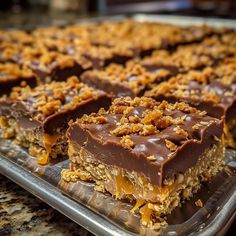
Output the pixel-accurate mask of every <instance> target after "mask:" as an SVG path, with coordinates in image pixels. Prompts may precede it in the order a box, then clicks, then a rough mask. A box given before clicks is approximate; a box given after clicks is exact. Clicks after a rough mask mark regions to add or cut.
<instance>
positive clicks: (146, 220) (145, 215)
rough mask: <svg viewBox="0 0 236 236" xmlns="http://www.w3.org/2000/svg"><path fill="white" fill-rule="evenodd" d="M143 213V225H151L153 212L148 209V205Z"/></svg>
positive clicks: (142, 210) (143, 209) (141, 210)
mask: <svg viewBox="0 0 236 236" xmlns="http://www.w3.org/2000/svg"><path fill="white" fill-rule="evenodd" d="M139 212H140V213H141V221H142V223H143V224H145V225H146V224H149V223H150V222H151V215H152V212H153V210H152V209H150V208H148V204H146V205H145V206H143V207H142V208H141V209H140V211H139Z"/></svg>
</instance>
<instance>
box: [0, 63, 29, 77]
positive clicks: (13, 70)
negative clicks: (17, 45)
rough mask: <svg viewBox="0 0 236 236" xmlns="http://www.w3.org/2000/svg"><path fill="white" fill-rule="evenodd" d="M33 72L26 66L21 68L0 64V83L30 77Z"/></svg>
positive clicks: (16, 65)
mask: <svg viewBox="0 0 236 236" xmlns="http://www.w3.org/2000/svg"><path fill="white" fill-rule="evenodd" d="M32 76H33V72H32V70H30V69H29V68H27V67H26V66H21V65H18V64H15V63H4V64H3V63H1V64H0V81H4V80H9V79H14V78H27V77H32Z"/></svg>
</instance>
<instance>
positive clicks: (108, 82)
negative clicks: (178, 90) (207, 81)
mask: <svg viewBox="0 0 236 236" xmlns="http://www.w3.org/2000/svg"><path fill="white" fill-rule="evenodd" d="M175 73H177V68H175V67H172V66H167V65H163V67H162V66H158V65H155V66H142V65H140V64H139V63H136V62H135V61H129V62H128V63H126V65H124V66H121V65H118V64H112V65H110V66H108V67H106V68H104V69H102V70H91V71H87V72H85V73H84V74H83V75H82V76H81V79H82V81H83V82H84V83H86V84H88V85H90V86H92V87H95V88H98V89H101V90H104V91H106V92H108V93H112V94H113V95H114V96H115V97H121V96H130V97H135V96H141V95H142V94H143V93H144V91H145V90H146V89H147V88H148V87H149V86H151V85H152V84H153V83H160V82H161V81H163V80H166V79H168V78H169V77H170V76H171V75H175Z"/></svg>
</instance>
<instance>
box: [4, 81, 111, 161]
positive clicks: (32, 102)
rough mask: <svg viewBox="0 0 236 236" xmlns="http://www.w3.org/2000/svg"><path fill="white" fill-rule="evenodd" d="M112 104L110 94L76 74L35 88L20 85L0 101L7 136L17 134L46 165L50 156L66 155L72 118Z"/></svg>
mask: <svg viewBox="0 0 236 236" xmlns="http://www.w3.org/2000/svg"><path fill="white" fill-rule="evenodd" d="M109 103H110V97H108V96H107V95H106V93H104V92H103V91H99V90H96V89H93V88H91V87H88V86H86V85H84V84H83V83H81V82H80V81H79V80H78V78H76V77H71V78H69V79H68V80H67V82H52V83H50V84H45V85H39V86H37V87H35V88H33V89H31V88H29V87H25V88H18V87H16V88H14V89H13V92H12V93H11V95H10V98H9V99H5V100H2V101H1V102H0V116H1V117H2V120H3V121H2V125H3V127H2V128H3V130H4V132H3V135H5V136H9V135H10V136H13V138H15V139H16V140H17V141H18V142H19V143H20V144H21V145H23V146H26V147H28V148H29V149H30V152H31V154H32V155H34V156H37V157H38V158H39V159H38V161H39V162H40V163H42V164H45V163H47V161H48V158H49V157H52V158H54V157H56V156H57V155H60V154H62V155H65V153H66V139H65V138H64V132H65V130H66V128H67V126H68V122H69V121H70V120H73V119H76V118H78V117H80V116H82V115H83V114H89V113H91V112H95V111H97V110H98V109H99V108H100V107H107V106H108V105H109ZM8 122H10V123H8ZM63 145H64V146H65V147H64V146H63ZM62 146H63V147H62Z"/></svg>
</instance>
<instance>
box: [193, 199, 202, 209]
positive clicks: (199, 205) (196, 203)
mask: <svg viewBox="0 0 236 236" xmlns="http://www.w3.org/2000/svg"><path fill="white" fill-rule="evenodd" d="M195 205H196V206H197V207H203V203H202V200H201V199H198V200H197V201H196V202H195Z"/></svg>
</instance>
